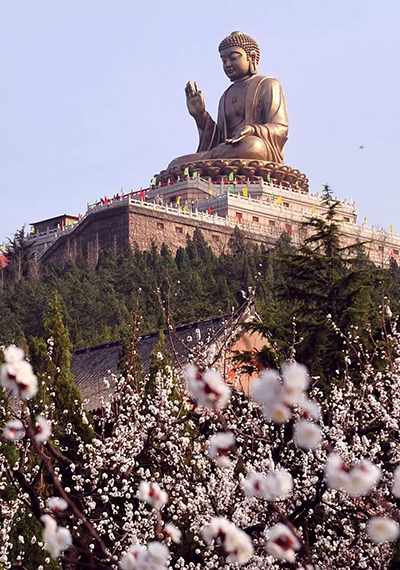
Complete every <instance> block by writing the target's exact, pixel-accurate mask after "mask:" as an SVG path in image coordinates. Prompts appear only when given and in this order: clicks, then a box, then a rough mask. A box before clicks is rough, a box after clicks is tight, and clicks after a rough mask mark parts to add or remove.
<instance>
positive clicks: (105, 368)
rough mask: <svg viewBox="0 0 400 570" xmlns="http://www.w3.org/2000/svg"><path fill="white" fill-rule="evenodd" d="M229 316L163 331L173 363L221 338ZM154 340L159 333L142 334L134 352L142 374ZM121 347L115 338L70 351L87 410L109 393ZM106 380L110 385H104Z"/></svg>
mask: <svg viewBox="0 0 400 570" xmlns="http://www.w3.org/2000/svg"><path fill="white" fill-rule="evenodd" d="M231 319H232V317H231V316H230V315H229V316H222V317H214V318H212V319H206V320H204V321H198V322H195V323H189V324H185V325H181V326H179V327H176V328H175V329H174V333H172V334H171V335H170V334H169V332H168V330H165V331H164V334H165V341H166V342H165V344H166V349H167V350H168V351H169V352H170V353H171V354H172V357H173V359H174V361H175V362H176V361H177V359H179V362H181V363H184V362H186V361H187V360H188V358H189V356H190V353H191V351H190V349H192V350H193V349H194V348H195V347H197V346H198V345H199V343H200V344H202V345H204V344H205V345H208V344H210V343H211V342H212V341H213V340H214V339H217V338H220V337H221V335H222V334H223V333H224V330H226V324H227V322H229V321H231ZM157 339H158V332H154V333H149V334H144V335H142V336H141V337H140V338H139V339H138V343H137V351H138V353H139V355H140V358H141V360H142V364H143V372H144V373H145V374H146V373H147V372H148V371H149V364H150V357H151V353H152V352H153V350H154V348H155V347H156V345H157ZM171 339H172V344H173V346H172V345H171ZM179 339H180V340H179ZM180 341H182V342H180ZM121 349H122V340H117V341H114V342H107V343H104V344H99V345H97V346H92V347H88V348H81V349H78V350H75V351H74V352H73V354H72V366H71V370H72V373H73V374H74V378H75V383H76V385H77V386H78V387H79V389H80V391H81V393H82V396H83V398H84V400H86V401H87V404H86V405H87V408H88V409H91V410H94V409H97V408H99V407H101V405H102V400H103V398H104V400H105V401H107V399H108V397H109V395H110V393H111V392H112V390H113V386H112V385H113V382H114V380H113V378H114V376H113V375H118V372H119V370H118V363H119V360H120V356H121ZM107 381H108V382H109V384H110V387H108V386H107V383H106V382H107Z"/></svg>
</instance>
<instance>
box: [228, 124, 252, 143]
mask: <svg viewBox="0 0 400 570" xmlns="http://www.w3.org/2000/svg"><path fill="white" fill-rule="evenodd" d="M254 133H255V129H254V127H252V126H251V125H247V127H244V128H243V129H240V130H239V131H237V132H236V133H235V134H234V135H233V137H232V138H231V139H226V142H227V143H228V144H236V143H238V142H240V141H242V140H243V139H245V138H246V137H250V136H252V135H254Z"/></svg>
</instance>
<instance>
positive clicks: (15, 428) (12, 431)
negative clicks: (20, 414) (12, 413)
mask: <svg viewBox="0 0 400 570" xmlns="http://www.w3.org/2000/svg"><path fill="white" fill-rule="evenodd" d="M24 435H25V429H24V425H23V423H22V422H21V421H20V420H11V421H10V422H7V423H6V425H5V426H4V429H3V436H4V437H5V438H7V439H11V441H17V440H18V439H22V438H23V437H24Z"/></svg>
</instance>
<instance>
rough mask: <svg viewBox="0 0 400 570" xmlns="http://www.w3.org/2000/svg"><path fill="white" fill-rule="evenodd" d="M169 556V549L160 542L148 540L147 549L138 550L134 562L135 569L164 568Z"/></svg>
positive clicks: (153, 569) (160, 569)
mask: <svg viewBox="0 0 400 570" xmlns="http://www.w3.org/2000/svg"><path fill="white" fill-rule="evenodd" d="M168 557H169V550H168V547H167V546H165V544H161V542H149V544H148V545H147V549H142V550H140V552H139V554H138V556H137V559H136V564H135V566H134V567H133V568H135V569H136V570H164V568H166V564H167V561H168Z"/></svg>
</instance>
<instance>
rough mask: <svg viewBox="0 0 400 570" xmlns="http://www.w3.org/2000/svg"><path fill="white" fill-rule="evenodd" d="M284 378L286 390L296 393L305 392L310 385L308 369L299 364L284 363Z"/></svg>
mask: <svg viewBox="0 0 400 570" xmlns="http://www.w3.org/2000/svg"><path fill="white" fill-rule="evenodd" d="M282 378H283V384H284V386H285V388H287V389H288V390H293V391H295V392H304V391H305V390H307V388H308V386H309V384H310V378H309V376H308V372H307V368H306V367H305V366H303V365H302V364H299V363H298V362H287V363H284V364H283V365H282Z"/></svg>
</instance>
